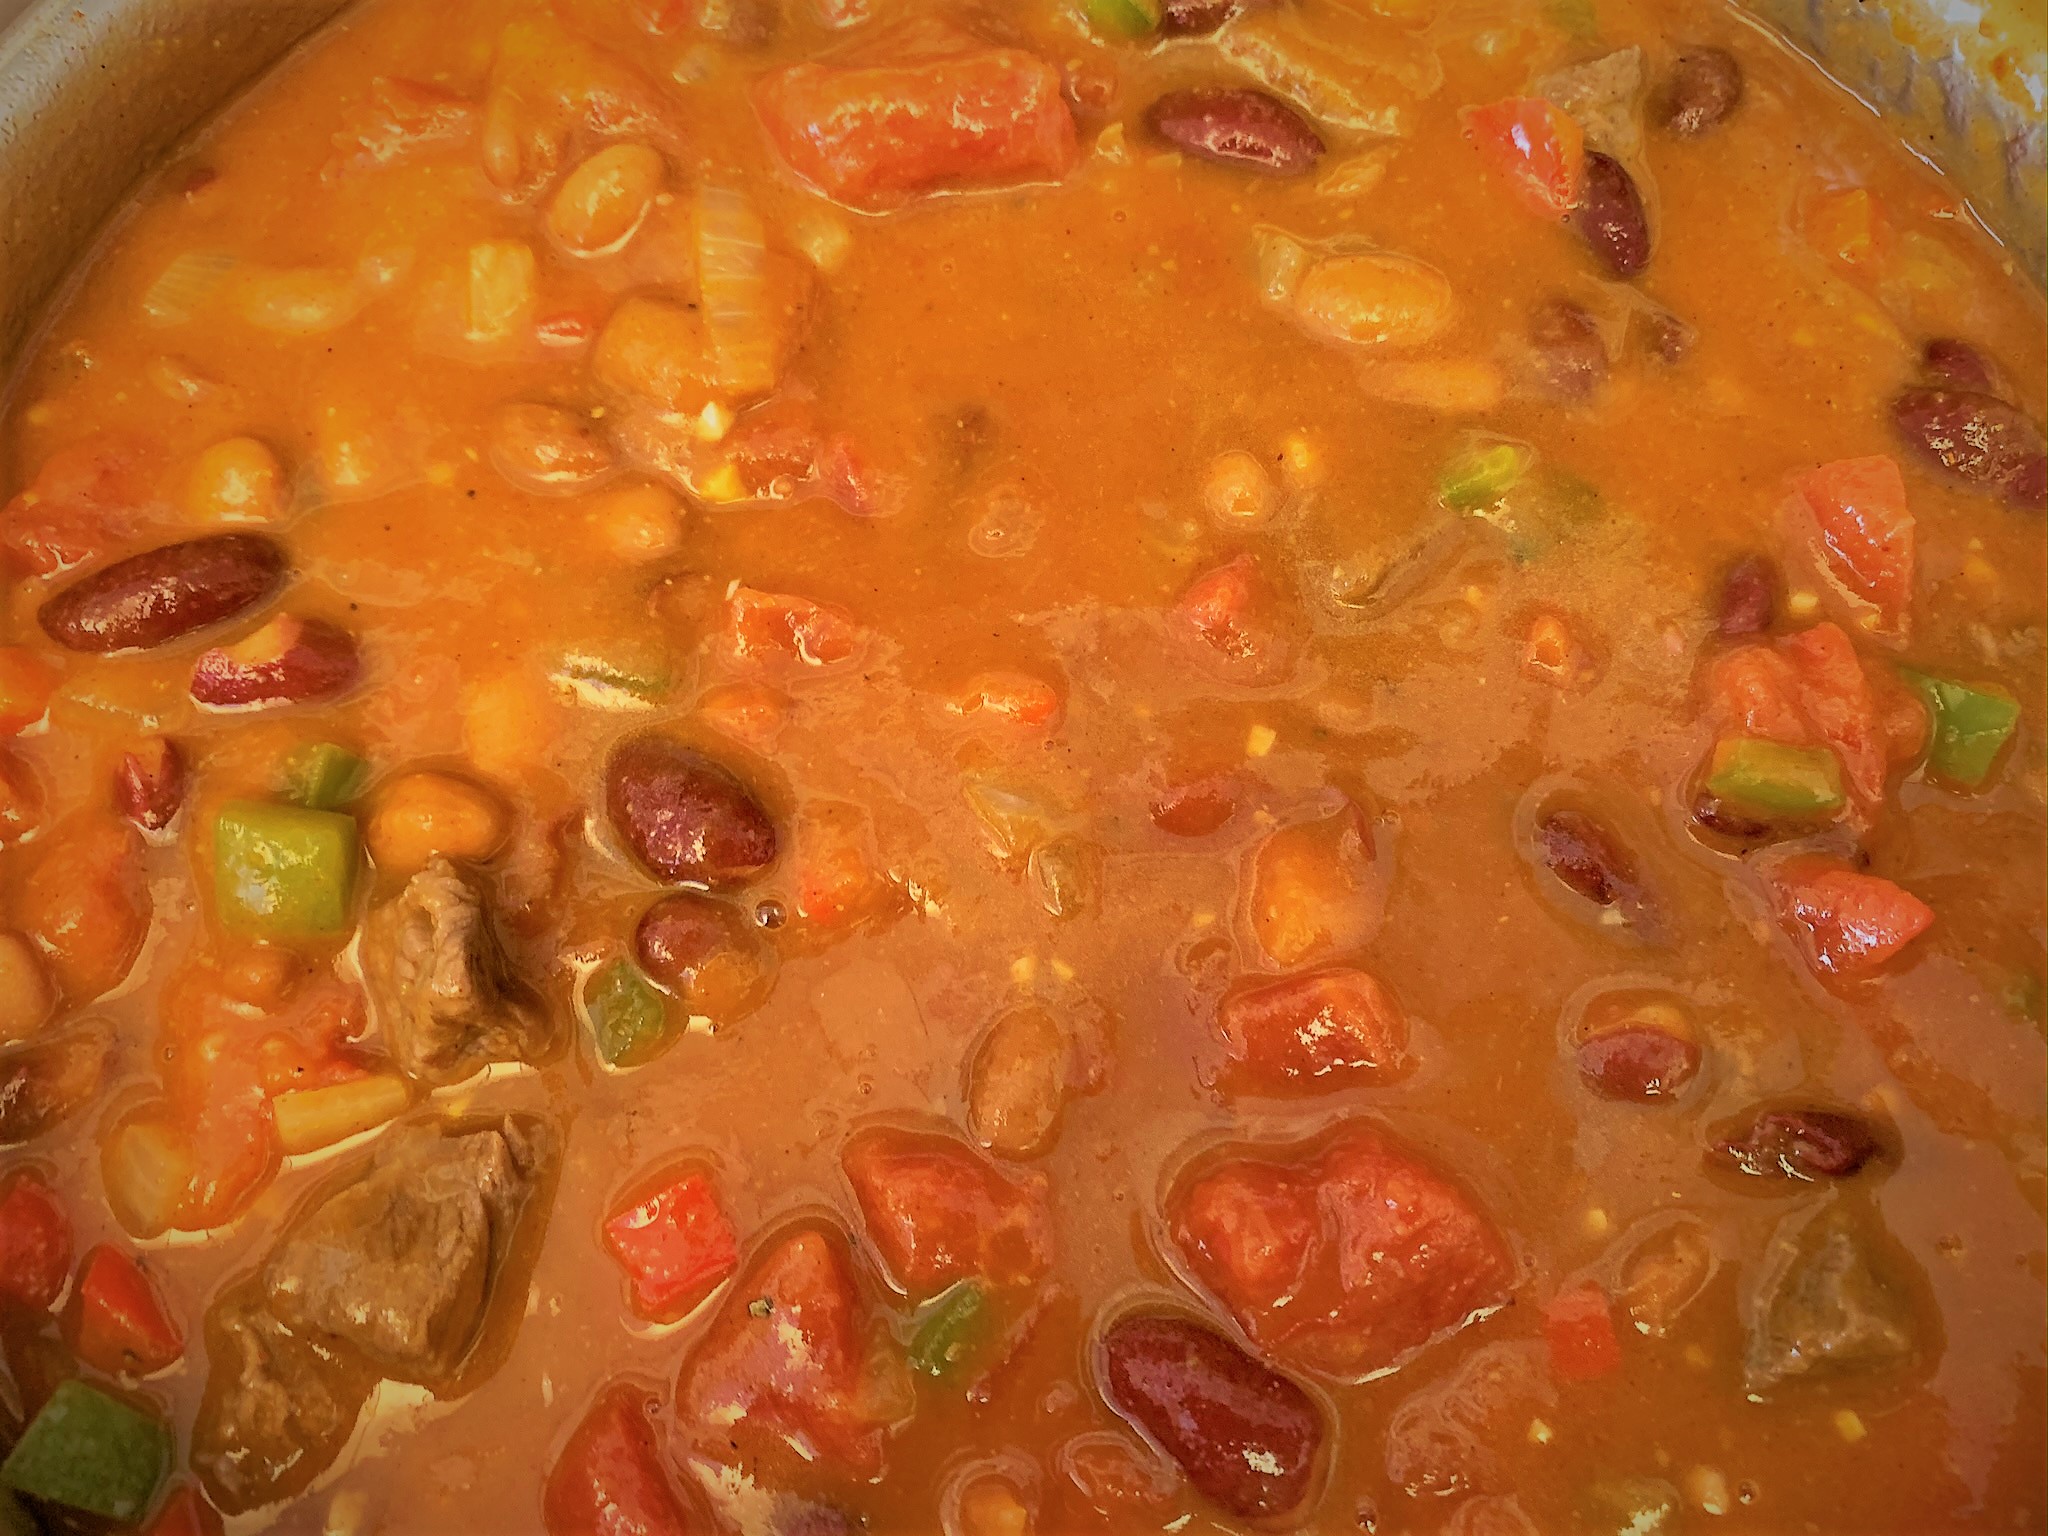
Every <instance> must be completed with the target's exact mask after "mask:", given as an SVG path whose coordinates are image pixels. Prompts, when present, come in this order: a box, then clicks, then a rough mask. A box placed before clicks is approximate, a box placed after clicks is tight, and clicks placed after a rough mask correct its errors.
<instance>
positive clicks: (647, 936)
mask: <svg viewBox="0 0 2048 1536" xmlns="http://www.w3.org/2000/svg"><path fill="white" fill-rule="evenodd" d="M633 948H634V951H635V953H636V954H637V955H638V956H639V960H640V968H641V969H642V970H644V971H646V972H647V974H648V975H650V976H652V977H653V978H654V979H655V980H656V981H658V982H660V983H661V984H662V985H663V986H664V987H667V988H668V989H669V990H670V991H671V992H673V993H675V994H676V996H677V997H679V998H681V999H682V1000H683V1003H684V1004H685V1006H687V1007H688V1008H689V1010H690V1011H691V1012H692V1013H695V1014H701V1015H703V1016H705V1017H707V1018H709V1019H712V1020H713V1021H715V1022H717V1023H721V1024H723V1023H728V1022H730V1021H731V1020H733V1019H735V1018H737V1017H739V1016H740V1015H741V1014H742V1013H744V1012H746V1011H747V1010H748V1009H750V1008H751V1007H752V1006H753V1005H754V1004H755V1003H758V1002H759V1001H760V1000H761V998H762V996H763V995H764V994H765V993H766V991H767V983H768V980H769V965H770V962H769V958H768V954H767V951H766V949H765V947H764V946H763V945H762V943H761V941H760V939H759V938H758V937H757V936H756V935H755V933H754V930H753V929H752V928H751V927H750V926H749V925H748V923H747V921H746V919H745V918H744V917H742V916H741V915H740V913H738V912H737V911H735V910H734V909H733V908H731V907H729V906H727V905H726V904H725V903H724V902H721V901H714V900H712V899H711V898H710V897H708V896H693V895H684V894H677V895H673V896H664V897H662V898H661V900H659V901H657V902H656V903H655V904H654V905H653V906H651V907H649V908H648V909H647V910H646V912H644V913H642V914H641V917H640V924H639V926H638V927H637V928H635V929H634V931H633Z"/></svg>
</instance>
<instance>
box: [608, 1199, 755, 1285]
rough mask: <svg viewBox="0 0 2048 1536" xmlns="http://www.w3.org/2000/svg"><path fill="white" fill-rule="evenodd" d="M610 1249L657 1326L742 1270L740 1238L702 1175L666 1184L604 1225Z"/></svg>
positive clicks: (633, 1201) (619, 1212) (633, 1202)
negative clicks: (734, 1272)
mask: <svg viewBox="0 0 2048 1536" xmlns="http://www.w3.org/2000/svg"><path fill="white" fill-rule="evenodd" d="M604 1245H605V1247H606V1248H608V1249H610V1250H611V1255H612V1257H613V1258H615V1259H617V1260H618V1261H619V1263H620V1264H621V1265H622V1266H623V1267H624V1268H625V1271H626V1276H627V1278H628V1280H629V1281H630V1282H631V1284H632V1289H633V1310H634V1311H635V1312H637V1313H639V1314H640V1315H641V1316H642V1317H645V1318H649V1319H651V1320H653V1321H655V1322H666V1321H668V1320H670V1319H672V1318H677V1317H681V1316H682V1315H683V1314H684V1313H685V1312H688V1311H689V1310H690V1309H691V1308H692V1307H694V1306H696V1305H697V1303H698V1302H700V1301H702V1300H703V1299H704V1298H705V1297H706V1296H708V1295H710V1294H711V1292H712V1290H713V1289H714V1288H715V1287H716V1286H718V1285H719V1284H720V1283H721V1282H723V1281H724V1280H725V1278H726V1277H727V1276H728V1275H730V1274H731V1273H732V1272H733V1271H734V1270H735V1269H737V1268H738V1267H739V1262H740V1249H739V1238H738V1235H737V1234H736V1233H734V1231H733V1228H732V1222H731V1220H730V1219H729V1218H728V1217H727V1216H726V1214H725V1211H724V1209H723V1208H722V1207H721V1206H720V1205H719V1203H718V1195H717V1192H716V1191H715V1190H714V1189H713V1188H712V1184H711V1176H710V1175H709V1174H708V1173H705V1172H703V1171H701V1170H699V1169H689V1170H686V1171H684V1172H683V1173H682V1174H681V1175H680V1176H679V1177H676V1178H672V1179H667V1180H666V1181H665V1182H663V1183H662V1185H661V1187H660V1188H658V1189H655V1190H653V1191H651V1192H649V1193H647V1194H645V1195H644V1196H642V1197H640V1198H636V1199H634V1200H632V1201H631V1202H630V1203H628V1204H627V1205H626V1206H625V1207H624V1209H622V1210H620V1211H618V1212H616V1213H615V1214H614V1215H612V1216H611V1217H610V1218H608V1219H607V1220H606V1222H605V1224H604Z"/></svg>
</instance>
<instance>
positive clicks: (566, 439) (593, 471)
mask: <svg viewBox="0 0 2048 1536" xmlns="http://www.w3.org/2000/svg"><path fill="white" fill-rule="evenodd" d="M491 464H492V466H493V467H494V468H496V470H497V471H498V473H499V474H501V475H503V476H504V477H505V478H506V479H507V480H509V481H511V482H512V484H514V485H515V486H517V487H518V488H519V489H520V490H522V491H536V492H540V493H542V494H548V493H556V494H559V493H561V492H564V491H576V490H581V489H582V488H583V487H585V486H587V485H589V484H591V483H592V482H593V481H596V480H600V479H602V478H603V477H604V476H605V475H606V474H607V473H608V472H609V471H610V469H611V467H612V451H611V448H610V447H609V446H608V445H607V444H606V443H605V442H604V440H603V439H602V438H600V437H599V436H598V435H597V433H596V432H595V431H593V430H592V428H591V425H590V422H589V420H588V419H587V418H585V417H582V416H578V415H576V414H575V413H574V412H573V411H565V410H562V409H560V408H559V407H557V406H552V405H533V404H529V403H521V404H516V405H506V406H500V407H499V409H498V414H497V415H496V416H495V417H493V418H492V420H491Z"/></svg>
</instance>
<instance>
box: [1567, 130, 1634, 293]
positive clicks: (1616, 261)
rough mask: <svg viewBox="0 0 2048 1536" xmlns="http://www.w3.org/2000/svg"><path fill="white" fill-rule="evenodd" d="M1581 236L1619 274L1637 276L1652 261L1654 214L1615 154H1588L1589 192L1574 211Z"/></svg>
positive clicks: (1597, 152)
mask: <svg viewBox="0 0 2048 1536" xmlns="http://www.w3.org/2000/svg"><path fill="white" fill-rule="evenodd" d="M1572 222H1573V223H1574V225H1575V226H1576V227H1577V229H1578V231H1579V236H1580V238H1581V239H1583V240H1584V241H1585V242H1586V244H1587V245H1589V246H1591V247H1592V250H1593V254H1594V255H1595V256H1598V257H1599V258H1600V260H1601V263H1602V264H1603V265H1604V266H1605V267H1606V268H1607V270H1608V271H1609V272H1610V273H1612V274H1613V275H1614V276H1616V277H1634V276H1635V275H1636V274H1637V273H1638V272H1640V271H1642V270H1643V268H1644V267H1645V266H1647V265H1648V264H1649V260H1650V216H1649V214H1648V213H1647V212H1645V211H1644V208H1643V195H1642V193H1640V192H1639V191H1637V190H1636V183H1635V178H1634V177H1633V176H1631V175H1629V173H1628V171H1627V170H1626V169H1625V168H1624V167H1623V166H1622V163H1621V162H1620V161H1619V160H1617V159H1615V158H1614V157H1613V156H1612V155H1603V154H1601V153H1600V152H1599V151H1598V150H1590V151H1588V152H1587V155H1586V195H1585V198H1584V200H1583V201H1582V202H1581V203H1580V204H1579V206H1578V210H1577V211H1576V212H1575V213H1574V214H1573V215H1572Z"/></svg>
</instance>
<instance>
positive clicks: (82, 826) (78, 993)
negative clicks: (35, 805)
mask: <svg viewBox="0 0 2048 1536" xmlns="http://www.w3.org/2000/svg"><path fill="white" fill-rule="evenodd" d="M142 855H143V842H142V834H141V833H140V832H138V831H136V830H135V828H134V827H132V826H130V825H129V824H128V823H127V822H125V821H121V820H119V819H117V818H116V817H114V816H113V815H112V814H111V813H110V814H108V815H106V816H85V817H82V818H80V819H78V820H74V821H72V822H69V823H67V824H66V825H65V826H63V827H61V828H59V829H58V830H57V831H55V832H54V833H52V834H51V836H50V839H49V841H48V842H47V843H46V844H44V845H42V856H41V857H40V858H39V859H38V860H37V861H36V865H35V868H34V869H33V870H31V871H30V873H29V876H28V878H27V879H26V880H24V881H23V882H22V883H21V886H20V888H19V889H18V890H17V891H16V892H15V898H14V901H15V916H16V920H17V921H18V923H19V924H20V927H21V929H22V931H23V932H24V933H26V934H27V935H28V936H29V938H30V939H31V940H32V941H33V942H34V944H35V946H36V948H37V949H39V950H40V951H41V952H42V954H43V958H44V959H45V960H47V961H48V962H49V966H50V973H51V975H52V976H54V977H55V978H56V981H57V985H58V986H59V987H60V988H61V989H62V991H63V993H64V996H65V997H66V998H67V999H68V1000H69V1001H71V1002H73V1003H87V1002H90V1001H92V999H94V998H96V997H98V996H99V995H100V994H101V993H103V992H108V991H111V990H112V989H113V988H114V987H116V986H117V985H119V984H120V982H121V980H122V978H123V977H125V976H126V975H127V974H128V968H129V967H130V966H131V965H133V964H134V963H135V956H136V954H137V953H138V952H139V951H140V950H141V948H142V941H143V939H144V937H145V936H147V934H148V932H149V921H150V914H151V912H152V910H153V904H152V902H151V899H150V894H149V885H148V883H147V882H146V881H145V880H144V878H143V870H142Z"/></svg>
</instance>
